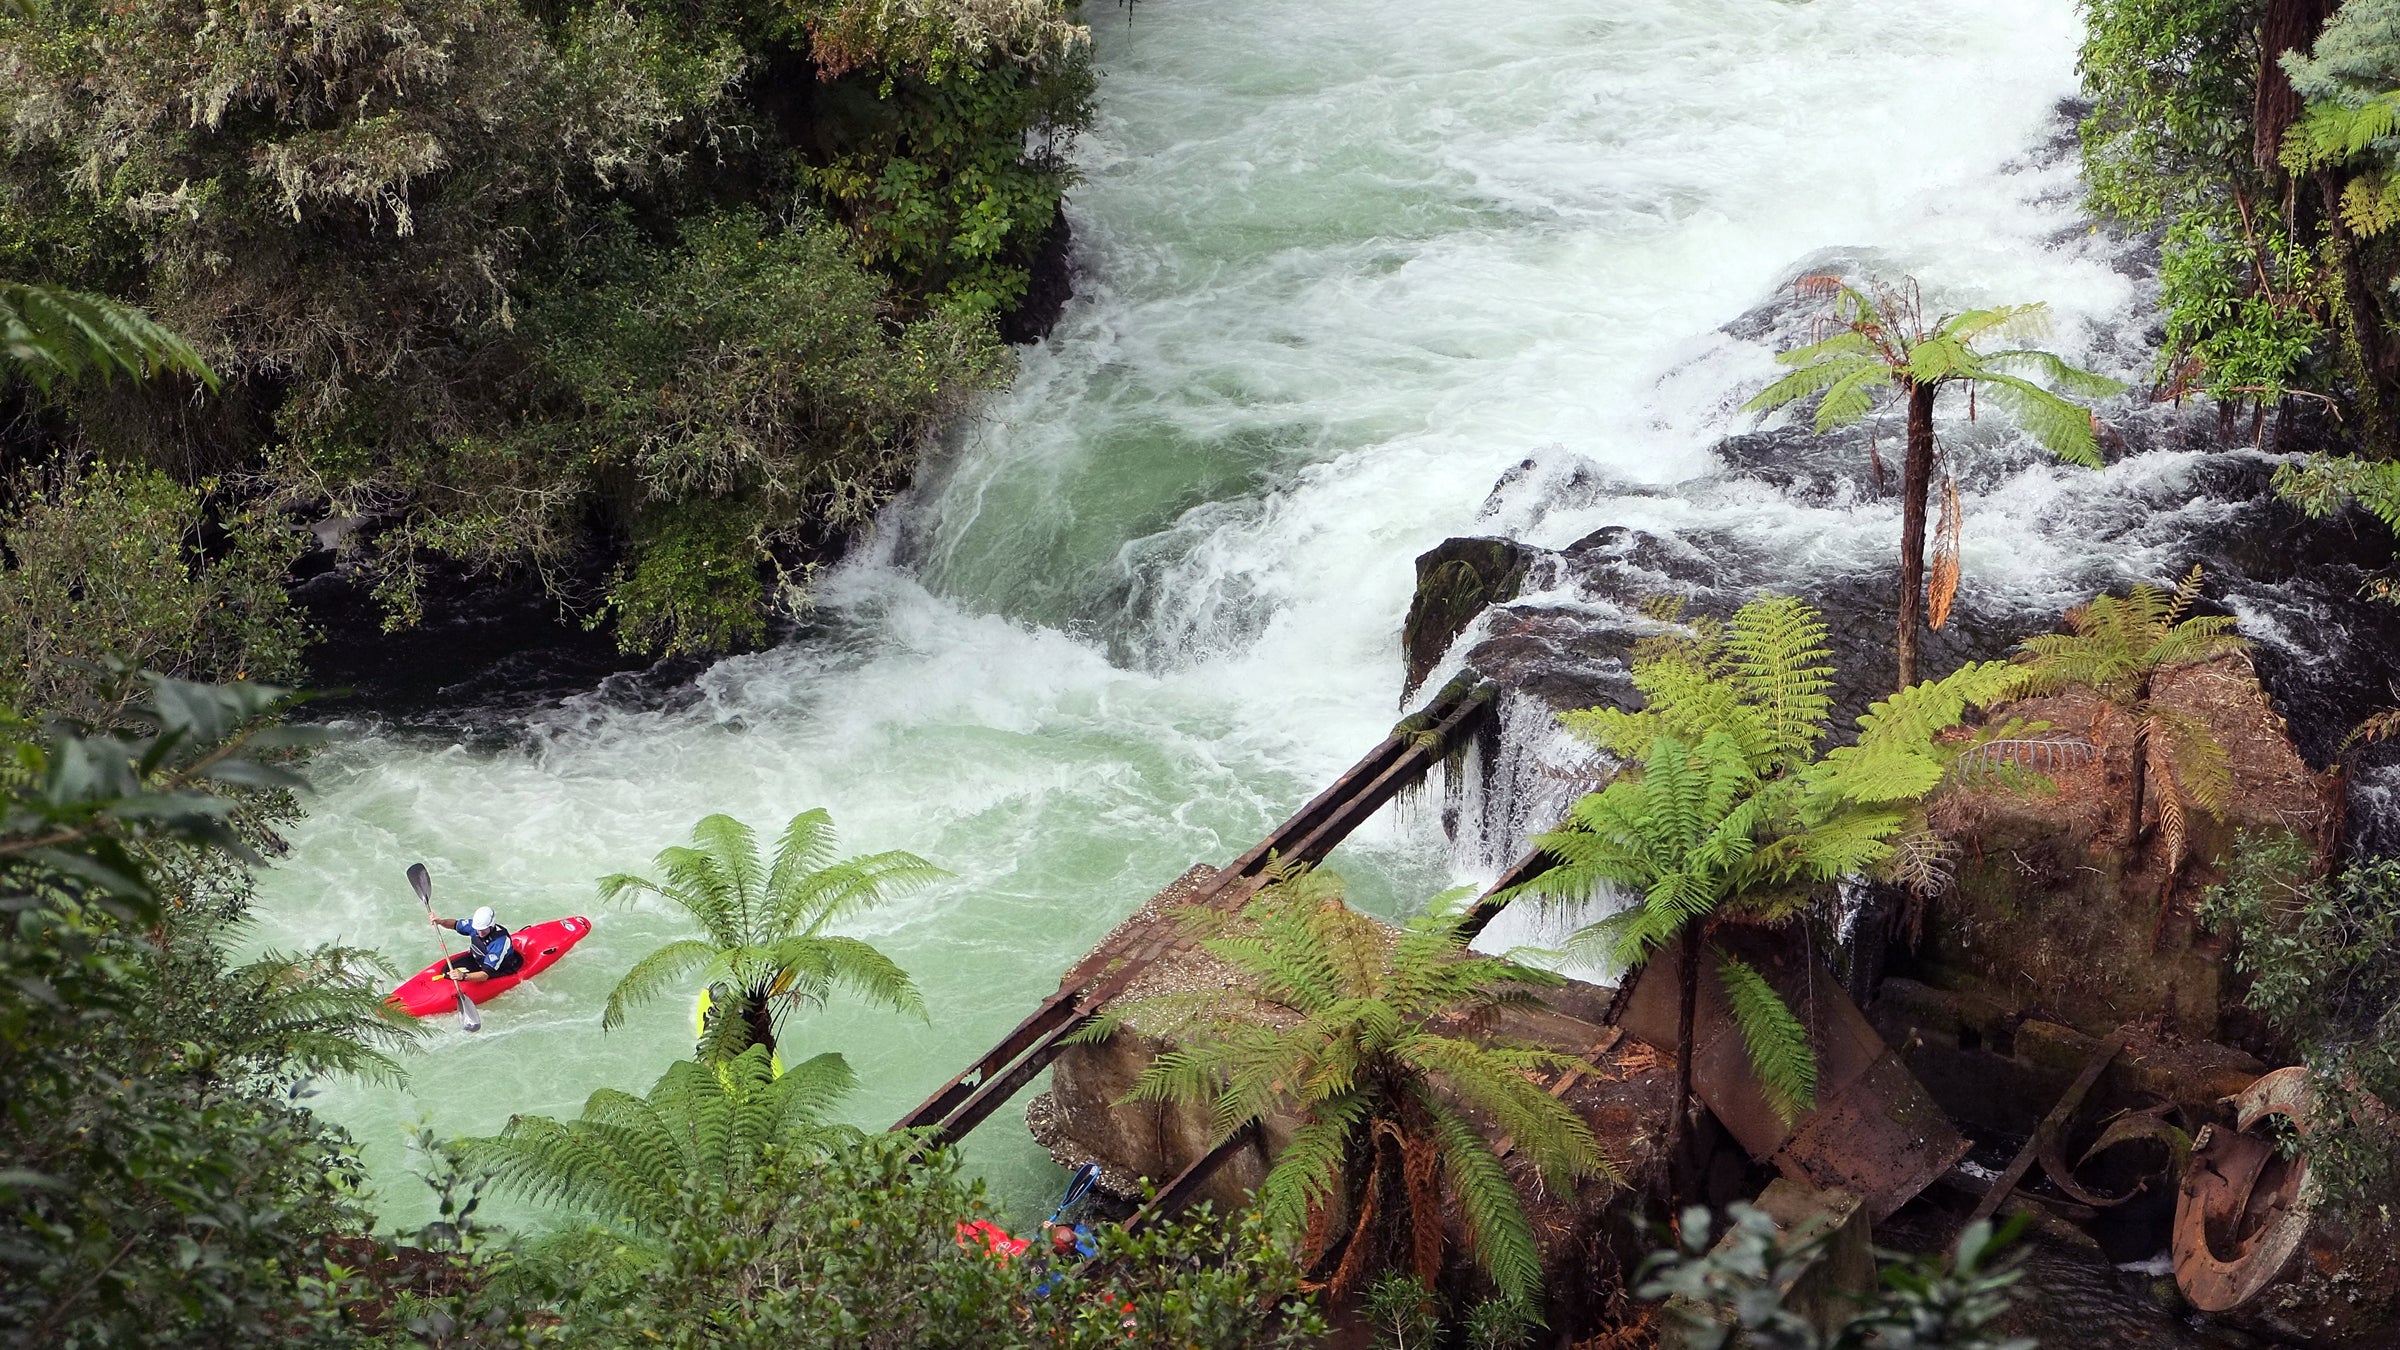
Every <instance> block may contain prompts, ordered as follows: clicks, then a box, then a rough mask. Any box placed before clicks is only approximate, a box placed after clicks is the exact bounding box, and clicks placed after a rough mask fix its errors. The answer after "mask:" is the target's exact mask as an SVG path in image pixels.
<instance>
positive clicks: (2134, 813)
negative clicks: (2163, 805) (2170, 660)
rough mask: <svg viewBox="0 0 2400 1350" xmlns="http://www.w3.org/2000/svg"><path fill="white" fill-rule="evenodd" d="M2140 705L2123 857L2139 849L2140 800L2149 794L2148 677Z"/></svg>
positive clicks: (2135, 720) (2135, 724) (2135, 716)
mask: <svg viewBox="0 0 2400 1350" xmlns="http://www.w3.org/2000/svg"><path fill="white" fill-rule="evenodd" d="M2140 698H2141V701H2140V702H2138V703H2136V704H2135V705H2134V711H2133V714H2132V716H2133V792H2132V797H2133V804H2132V810H2131V813H2130V814H2129V815H2128V816H2127V818H2126V821H2125V853H2126V855H2127V858H2128V859H2129V860H2130V858H2131V856H2132V854H2133V851H2134V850H2135V849H2137V848H2140V847H2141V845H2142V798H2143V797H2144V796H2146V795H2148V793H2149V791H2150V714H2149V708H2150V677H2149V676H2147V675H2145V676H2143V677H2142V687H2141V695H2140Z"/></svg>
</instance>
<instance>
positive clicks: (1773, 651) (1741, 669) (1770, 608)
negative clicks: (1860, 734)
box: [1724, 595, 1833, 772]
mask: <svg viewBox="0 0 2400 1350" xmlns="http://www.w3.org/2000/svg"><path fill="white" fill-rule="evenodd" d="M1825 637H1826V628H1825V621H1824V618H1823V617H1822V616H1821V615H1819V614H1818V613H1817V611H1816V610H1815V609H1814V608H1812V607H1811V606H1809V605H1808V604H1807V603H1805V602H1803V601H1801V600H1799V599H1797V598H1794V597H1792V596H1788V595H1763V596H1760V597H1759V598H1758V599H1756V600H1753V601H1751V602H1750V603H1748V604H1746V605H1743V606H1742V607H1741V609H1740V610H1739V611H1737V612H1736V613H1735V614H1734V616H1733V621H1732V622H1731V623H1729V624H1727V625H1726V628H1725V642H1724V651H1725V661H1724V665H1725V674H1726V678H1727V682H1728V683H1730V684H1731V685H1732V686H1733V688H1734V690H1735V691H1736V693H1737V694H1738V695H1739V697H1740V699H1741V701H1742V703H1743V704H1745V705H1746V706H1748V707H1750V708H1752V709H1755V710H1756V711H1757V713H1758V724H1759V734H1758V741H1759V743H1758V744H1757V745H1756V746H1754V747H1749V748H1750V749H1751V750H1752V753H1753V757H1754V759H1755V760H1756V761H1757V762H1758V767H1759V768H1760V770H1761V771H1762V772H1772V771H1774V770H1775V769H1778V768H1781V767H1782V766H1783V765H1785V764H1787V763H1790V762H1793V761H1795V760H1798V759H1803V758H1806V757H1807V755H1808V754H1809V752H1810V751H1811V750H1812V749H1814V748H1815V746H1816V743H1817V741H1818V740H1819V738H1821V737H1823V736H1824V734H1825V718H1826V715H1827V714H1828V713H1829V712H1831V710H1832V708H1833V700H1832V697H1831V695H1830V692H1829V691H1831V689H1832V688H1833V665H1832V657H1833V651H1832V649H1831V648H1829V647H1827V646H1826V645H1825Z"/></svg>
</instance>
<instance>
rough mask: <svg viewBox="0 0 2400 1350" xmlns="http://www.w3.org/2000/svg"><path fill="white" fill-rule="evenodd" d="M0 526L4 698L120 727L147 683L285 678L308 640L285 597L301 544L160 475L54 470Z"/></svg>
mask: <svg viewBox="0 0 2400 1350" xmlns="http://www.w3.org/2000/svg"><path fill="white" fill-rule="evenodd" d="M17 493H18V504H17V510H16V514H15V518H14V519H13V520H12V521H10V522H9V523H8V524H6V525H5V526H0V546H5V547H6V549H7V556H8V560H9V563H10V566H8V567H7V568H6V569H5V570H0V700H4V701H6V702H7V703H8V704H9V705H10V706H14V707H19V708H39V709H43V710H45V711H47V712H52V713H61V714H66V715H68V716H72V717H77V718H81V719H84V720H86V721H91V722H101V723H107V722H113V721H114V720H115V718H116V716H117V712H118V710H119V709H120V708H121V707H122V706H123V704H124V703H125V701H126V700H127V699H128V698H129V697H131V696H133V695H134V694H136V693H137V692H138V691H139V690H140V689H141V685H140V683H139V682H138V681H135V680H133V679H131V678H130V677H129V676H120V675H113V674H111V673H110V669H109V663H110V662H111V661H114V662H117V663H118V666H119V668H120V669H121V668H123V667H124V666H128V665H129V666H131V667H133V668H137V669H149V670H157V671H163V672H166V673H168V674H172V675H177V676H181V677H185V678H190V679H206V680H233V679H258V680H290V679H294V678H296V677H297V676H298V675H299V674H300V664H301V650H302V644H303V641H304V639H305V637H306V633H305V632H304V630H303V628H302V625H301V622H300V619H299V616H298V615H297V614H296V613H295V612H294V610H293V608H292V606H291V603H290V602H289V600H288V599H287V598H286V596H285V593H284V574H285V572H286V571H287V570H288V569H289V567H290V565H291V560H292V557H293V554H294V553H295V552H296V551H297V550H298V549H299V546H300V544H299V539H298V538H297V537H296V536H295V535H294V534H293V533H292V532H291V531H288V530H280V529H277V528H275V526H274V524H273V523H272V522H270V521H268V520H266V519H264V518H262V517H261V515H260V514H259V513H257V512H255V511H248V510H234V511H229V512H223V513H220V514H219V516H218V518H217V519H215V520H213V521H212V520H211V519H210V518H209V514H210V513H209V511H208V497H209V494H208V493H207V492H206V491H203V490H196V489H192V488H187V487H183V486H180V485H178V484H176V483H175V482H173V481H172V480H170V479H169V478H167V477H166V476H165V475H164V474H160V473H158V472H156V471H154V470H146V469H111V468H108V467H106V466H96V467H93V468H90V469H88V470H84V471H80V472H79V471H78V470H76V469H75V468H73V467H72V466H69V465H64V464H61V465H56V466H53V467H52V468H51V469H50V470H48V471H47V472H41V473H28V474H26V475H25V476H24V477H23V478H21V479H20V480H19V482H18V484H17Z"/></svg>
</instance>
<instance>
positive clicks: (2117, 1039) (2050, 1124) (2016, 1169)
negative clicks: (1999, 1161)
mask: <svg viewBox="0 0 2400 1350" xmlns="http://www.w3.org/2000/svg"><path fill="white" fill-rule="evenodd" d="M2124 1048H2125V1029H2124V1028H2122V1027H2120V1028H2118V1029H2117V1030H2116V1031H2114V1032H2112V1033H2110V1035H2109V1037H2108V1039H2107V1040H2104V1041H2102V1042H2100V1048H2099V1049H2097V1050H2094V1051H2093V1052H2092V1057H2091V1059H2089V1060H2087V1061H2086V1062H2085V1063H2084V1066H2083V1072H2082V1073H2079V1074H2077V1075H2075V1081H2074V1082H2073V1083H2070V1084H2068V1086H2067V1090H2066V1093H2065V1094H2064V1095H2062V1096H2061V1097H2060V1098H2059V1099H2058V1104H2057V1105H2055V1106H2052V1107H2051V1108H2050V1114H2048V1115H2046V1116H2044V1117H2042V1123H2041V1124H2040V1125H2038V1126H2036V1127H2034V1131H2033V1137H2032V1138H2030V1139H2028V1140H2026V1141H2025V1146H2024V1147H2023V1148H2020V1149H2018V1150H2017V1156H2016V1157H2015V1158H2014V1159H2012V1160H2010V1162H2009V1164H2008V1170H2007V1171H2004V1172H2002V1173H2001V1174H2000V1179H1999V1180H1998V1181H1996V1182H1994V1183H1992V1189H1991V1190H1989V1191H1987V1192H1985V1193H1984V1197H1983V1198H1982V1199H1981V1200H1978V1201H1976V1202H1975V1212H1974V1213H1973V1214H1971V1215H1969V1216H1968V1217H1967V1222H1968V1223H1976V1222H1980V1221H1981V1220H1984V1219H1988V1218H1990V1217H1992V1215H1993V1214H1994V1213H1997V1212H1998V1211H1999V1208H2000V1206H2001V1204H2002V1203H2003V1202H2005V1201H2006V1200H2007V1199H2008V1197H2009V1196H2011V1195H2013V1194H2015V1193H2016V1189H2017V1187H2018V1185H2019V1184H2021V1183H2022V1182H2023V1181H2024V1180H2025V1174H2026V1172H2028V1171H2030V1170H2032V1167H2033V1163H2034V1159H2035V1158H2036V1157H2038V1156H2040V1154H2041V1152H2042V1147H2043V1141H2044V1140H2046V1139H2049V1138H2052V1137H2054V1136H2055V1135H2057V1134H2058V1133H2059V1132H2060V1131H2062V1130H2064V1129H2065V1128H2066V1125H2067V1122H2068V1121H2070V1120H2073V1119H2074V1118H2075V1109H2076V1108H2077V1107H2079V1106H2082V1105H2083V1099H2084V1098H2085V1097H2087V1096H2089V1095H2090V1094H2091V1091H2092V1085H2093V1084H2095V1083H2098V1082H2099V1081H2100V1074H2101V1071H2102V1070H2104V1069H2106V1068H2107V1067H2108V1065H2109V1061H2111V1060H2113V1059H2115V1058H2116V1057H2117V1055H2118V1052H2120V1051H2122V1050H2123V1049H2124ZM2077 1198H2078V1199H2080V1198H2081V1197H2080V1196H2078V1197H2077ZM2085 1203H2087V1204H2088V1203H2090V1202H2089V1201H2086V1202H2085Z"/></svg>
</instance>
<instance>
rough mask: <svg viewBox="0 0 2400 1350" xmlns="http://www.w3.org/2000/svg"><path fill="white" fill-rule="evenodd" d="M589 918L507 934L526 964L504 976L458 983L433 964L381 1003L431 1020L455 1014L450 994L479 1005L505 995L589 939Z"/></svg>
mask: <svg viewBox="0 0 2400 1350" xmlns="http://www.w3.org/2000/svg"><path fill="white" fill-rule="evenodd" d="M591 931H592V921H591V920H590V919H583V918H575V919H552V920H551V921H550V922H548V923H537V924H530V925H528V926H526V927H524V928H519V929H517V930H516V931H514V932H512V933H510V934H509V935H508V940H509V944H510V945H511V946H514V947H515V948H516V949H517V951H518V952H519V953H521V954H522V955H523V956H524V958H525V964H524V965H521V966H519V967H517V968H516V970H515V971H514V972H513V973H511V974H507V975H494V976H493V977H492V978H490V979H488V980H459V981H456V982H452V981H450V980H447V979H444V978H443V977H442V963H441V962H439V961H436V962H434V963H433V964H432V965H430V966H427V967H425V968H424V969H423V970H420V971H418V972H417V973H416V974H414V975H411V976H410V977H409V978H408V982H407V983H406V984H403V985H401V986H400V987H399V988H397V989H395V990H393V991H392V992H391V993H390V994H389V995H388V996H386V997H385V999H384V1002H386V1003H390V1004H394V1005H396V1006H398V1007H399V1009H400V1011H402V1012H404V1013H407V1014H408V1015H409V1016H411V1017H430V1016H432V1015H434V1014H435V1013H447V1012H457V1011H458V998H457V996H456V995H454V994H453V993H452V992H451V991H452V990H454V989H464V990H465V991H467V997H468V998H470V999H473V1000H474V1001H475V1002H477V1003H482V1002H484V1001H485V1000H487V999H490V998H492V997H494V996H495V995H499V994H505V993H507V992H508V991H509V990H511V989H514V988H516V987H517V986H518V985H520V984H523V983H525V982H526V981H527V980H530V979H532V978H533V977H534V976H536V975H539V974H541V973H542V972H543V971H545V970H548V969H549V968H550V967H552V966H555V965H557V964H558V961H559V958H560V957H562V956H565V955H566V954H567V953H568V952H571V951H573V950H575V944H576V943H578V942H581V941H583V940H584V938H586V937H588V936H590V934H591Z"/></svg>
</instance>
